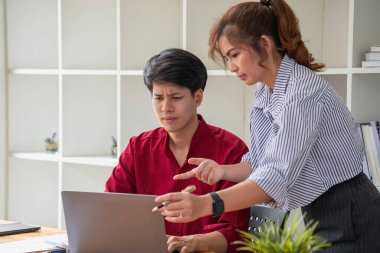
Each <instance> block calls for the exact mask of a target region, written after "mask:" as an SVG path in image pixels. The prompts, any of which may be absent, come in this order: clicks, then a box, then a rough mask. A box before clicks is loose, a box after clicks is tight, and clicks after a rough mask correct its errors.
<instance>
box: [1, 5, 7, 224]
mask: <svg viewBox="0 0 380 253" xmlns="http://www.w3.org/2000/svg"><path fill="white" fill-rule="evenodd" d="M4 27H5V18H4V0H0V219H5V218H6V213H5V212H6V211H5V210H6V208H5V207H6V189H7V180H6V178H7V173H6V162H7V156H6V143H7V141H6V138H7V137H6V86H5V41H4Z"/></svg>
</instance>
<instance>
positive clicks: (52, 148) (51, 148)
mask: <svg viewBox="0 0 380 253" xmlns="http://www.w3.org/2000/svg"><path fill="white" fill-rule="evenodd" d="M55 137H56V133H53V135H52V136H51V137H47V138H46V139H45V149H46V152H48V153H56V152H57V150H58V143H57V141H56V140H55Z"/></svg>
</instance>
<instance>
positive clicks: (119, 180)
mask: <svg viewBox="0 0 380 253" xmlns="http://www.w3.org/2000/svg"><path fill="white" fill-rule="evenodd" d="M132 147H133V145H132V142H131V141H130V142H129V144H128V146H127V148H126V149H125V150H124V152H123V153H122V154H121V155H120V158H119V163H118V164H117V166H116V167H115V168H114V169H113V171H112V174H111V176H110V177H109V178H108V180H107V182H106V187H105V192H119V193H136V181H135V175H134V170H133V168H134V162H133V161H134V158H133V148H132Z"/></svg>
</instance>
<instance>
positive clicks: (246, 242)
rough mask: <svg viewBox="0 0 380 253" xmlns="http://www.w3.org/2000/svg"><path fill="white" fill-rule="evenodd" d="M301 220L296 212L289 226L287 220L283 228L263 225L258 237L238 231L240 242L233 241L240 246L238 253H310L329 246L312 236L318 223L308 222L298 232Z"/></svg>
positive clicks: (327, 243) (319, 238)
mask: <svg viewBox="0 0 380 253" xmlns="http://www.w3.org/2000/svg"><path fill="white" fill-rule="evenodd" d="M302 218H303V217H302ZM301 220H302V219H299V215H298V211H297V212H296V214H295V217H294V219H293V220H292V222H291V223H290V224H288V223H289V219H288V218H287V219H286V221H285V225H284V228H281V227H280V225H279V224H278V223H277V224H273V223H269V224H265V225H266V226H264V227H263V228H262V229H261V230H260V232H259V235H252V234H250V233H247V232H245V231H239V232H240V234H241V240H239V241H235V242H234V244H238V245H242V246H241V247H239V248H238V249H237V250H238V251H248V252H255V253H274V252H276V253H312V252H317V251H319V250H321V249H323V248H326V247H329V246H330V245H331V244H330V243H329V242H327V241H326V240H324V239H322V238H321V237H319V236H318V235H316V234H314V230H315V228H316V227H317V225H318V222H309V223H308V224H306V225H305V228H304V230H303V231H300V230H299V229H298V227H299V224H300V222H301Z"/></svg>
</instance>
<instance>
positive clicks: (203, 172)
mask: <svg viewBox="0 0 380 253" xmlns="http://www.w3.org/2000/svg"><path fill="white" fill-rule="evenodd" d="M188 162H189V163H190V164H195V165H197V167H195V168H194V169H192V170H191V171H188V172H185V173H182V174H178V175H175V176H174V177H173V179H175V180H181V179H188V178H191V177H196V178H197V179H198V180H200V181H202V182H204V183H206V184H209V185H213V184H215V183H216V182H219V181H220V180H222V179H223V177H224V174H225V170H224V168H223V167H222V166H221V165H219V164H218V163H216V162H215V161H213V160H210V159H205V158H190V159H189V160H188Z"/></svg>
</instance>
